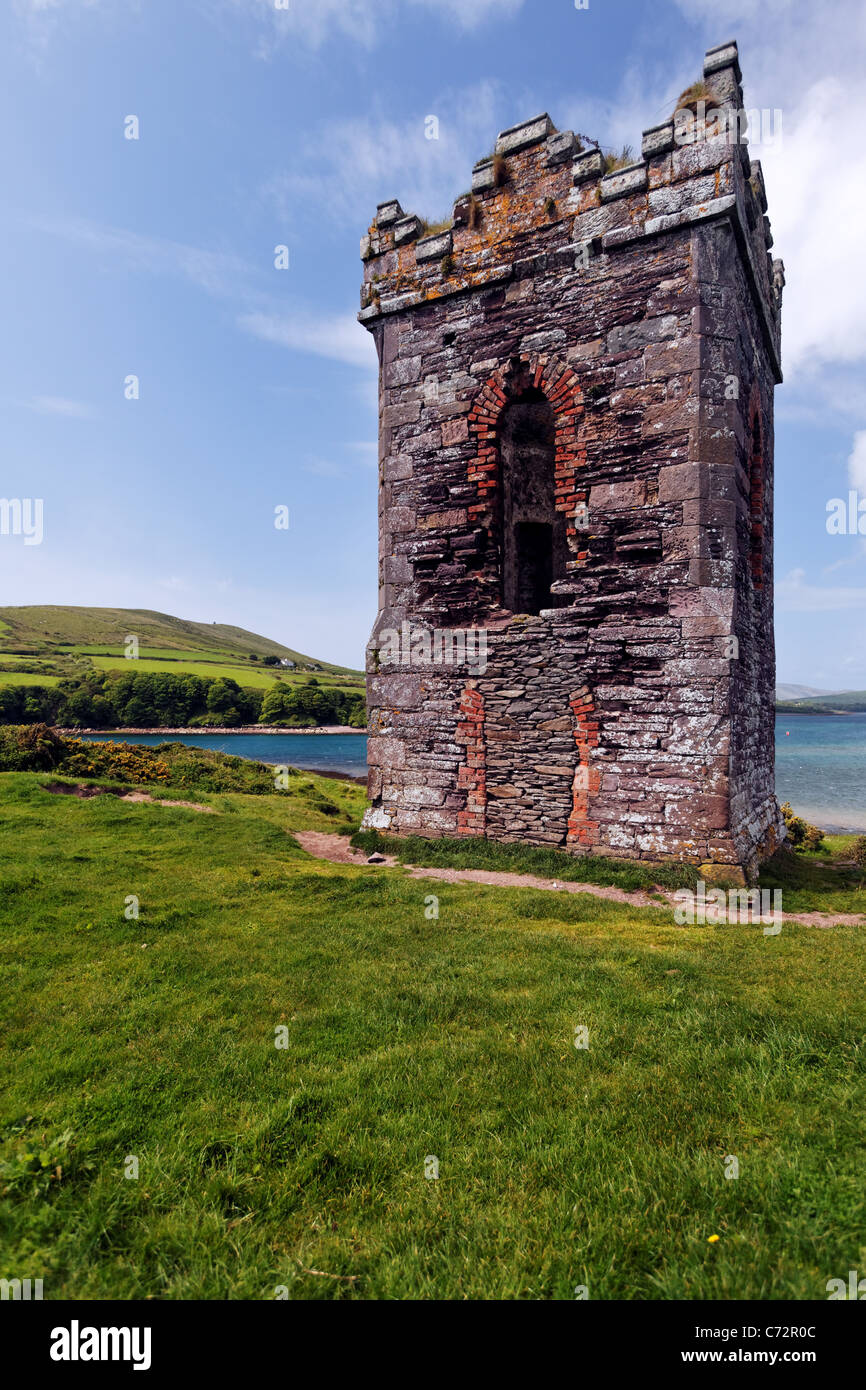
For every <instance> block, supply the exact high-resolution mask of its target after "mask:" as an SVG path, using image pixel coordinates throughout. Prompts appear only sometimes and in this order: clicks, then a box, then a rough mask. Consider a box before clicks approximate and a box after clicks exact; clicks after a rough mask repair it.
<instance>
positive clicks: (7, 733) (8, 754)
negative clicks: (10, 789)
mask: <svg viewBox="0 0 866 1390" xmlns="http://www.w3.org/2000/svg"><path fill="white" fill-rule="evenodd" d="M65 752H66V745H65V743H64V740H63V739H62V738H61V737H60V736H59V734H56V733H55V732H54V730H53V729H51V728H49V726H48V725H47V724H24V725H21V726H15V725H12V726H7V727H6V728H0V771H2V772H49V771H51V770H53V769H54V768H56V767H59V765H60V763H61V761H62V759H63V757H64V754H65Z"/></svg>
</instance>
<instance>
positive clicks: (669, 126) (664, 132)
mask: <svg viewBox="0 0 866 1390" xmlns="http://www.w3.org/2000/svg"><path fill="white" fill-rule="evenodd" d="M673 147H674V123H673V121H664V122H663V123H662V125H654V126H650V128H649V130H645V131H644V133H643V138H642V140H641V146H640V152H641V154H642V155H643V157H644V159H649V158H651V156H652V155H654V154H667V152H668V150H672V149H673Z"/></svg>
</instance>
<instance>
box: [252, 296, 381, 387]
mask: <svg viewBox="0 0 866 1390" xmlns="http://www.w3.org/2000/svg"><path fill="white" fill-rule="evenodd" d="M238 322H239V324H240V326H241V328H243V329H244V330H245V331H246V332H247V333H252V334H253V336H254V337H256V338H262V339H264V341H265V342H267V343H278V344H279V345H280V346H281V347H286V348H292V349H293V350H294V351H295V352H313V353H315V354H316V356H317V357H331V358H333V359H334V360H335V361H337V362H347V363H349V364H350V365H351V366H353V367H366V368H367V369H368V370H369V371H371V372H375V371H377V370H378V362H377V358H376V350H375V347H374V346H373V344H372V342H371V341H370V337H369V334H368V333H367V332H366V330H365V329H363V328H362V327H361V325H360V324H359V323H358V321H357V319H355V318H353V317H352V315H351V314H331V315H328V314H312V313H309V312H306V311H301V312H297V313H290V314H266V313H253V314H242V315H241V316H240V318H239V320H238Z"/></svg>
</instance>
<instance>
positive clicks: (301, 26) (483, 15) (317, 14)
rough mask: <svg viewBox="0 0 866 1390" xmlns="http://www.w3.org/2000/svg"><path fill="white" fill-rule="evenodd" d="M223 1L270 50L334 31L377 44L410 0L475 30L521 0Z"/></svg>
mask: <svg viewBox="0 0 866 1390" xmlns="http://www.w3.org/2000/svg"><path fill="white" fill-rule="evenodd" d="M225 4H227V5H228V6H229V7H230V8H231V9H232V10H234V11H237V12H241V13H244V14H246V15H247V16H249V18H251V19H252V20H253V21H255V22H256V23H257V24H258V25H259V26H260V28H261V38H260V43H259V53H260V54H261V55H262V56H267V55H268V54H269V53H270V52H271V51H272V50H273V49H274V48H276V47H278V46H280V45H281V44H284V43H287V42H297V41H298V40H300V41H301V42H302V43H304V44H306V45H308V46H309V47H311V48H319V47H321V45H322V44H323V43H325V42H326V41H327V40H328V39H330V38H331V37H332V36H334V35H337V36H340V37H342V38H346V39H349V40H351V41H352V42H355V43H359V44H361V45H362V46H363V47H364V48H373V47H374V46H375V44H376V43H377V42H378V40H379V39H380V37H381V36H382V35H383V34H384V33H386V32H387V31H388V30H389V29H390V28H392V27H393V24H394V21H395V20H396V19H397V17H398V15H399V12H400V8H401V6H402V7H403V9H404V11H405V7H406V5H407V4H408V5H410V6H413V7H414V8H416V9H417V10H419V11H422V12H426V13H427V14H429V15H430V16H431V17H432V18H438V19H439V20H440V21H444V22H446V23H449V24H452V25H456V26H457V27H458V28H459V29H462V30H471V29H475V28H477V27H478V26H479V25H481V24H483V23H484V22H485V21H486V20H488V19H491V18H494V17H497V18H508V17H509V16H511V15H514V14H516V13H517V11H518V10H519V9H520V8H521V6H522V5H523V0H288V8H286V9H277V8H276V5H275V3H274V0H225Z"/></svg>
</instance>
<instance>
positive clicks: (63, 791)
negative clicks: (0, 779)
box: [42, 782, 216, 816]
mask: <svg viewBox="0 0 866 1390" xmlns="http://www.w3.org/2000/svg"><path fill="white" fill-rule="evenodd" d="M42 790H43V791H45V792H53V793H54V794H55V796H77V797H78V798H79V799H80V800H81V801H90V800H91V799H92V798H93V797H94V796H114V797H116V798H117V800H118V801H152V802H153V804H154V805H155V806H182V807H183V809H184V810H185V811H202V812H203V813H204V814H205V815H206V816H215V815H216V811H215V810H214V808H213V806H202V805H201V804H200V803H199V802H198V801H168V800H163V799H162V798H161V797H158V796H151V794H150V792H115V791H112V790H111V788H110V787H85V786H80V785H79V786H74V785H72V784H71V783H69V782H46V783H44V784H43V787H42Z"/></svg>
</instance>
